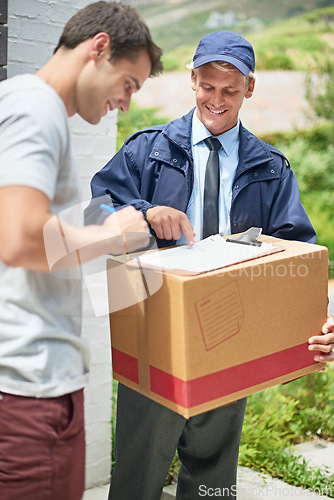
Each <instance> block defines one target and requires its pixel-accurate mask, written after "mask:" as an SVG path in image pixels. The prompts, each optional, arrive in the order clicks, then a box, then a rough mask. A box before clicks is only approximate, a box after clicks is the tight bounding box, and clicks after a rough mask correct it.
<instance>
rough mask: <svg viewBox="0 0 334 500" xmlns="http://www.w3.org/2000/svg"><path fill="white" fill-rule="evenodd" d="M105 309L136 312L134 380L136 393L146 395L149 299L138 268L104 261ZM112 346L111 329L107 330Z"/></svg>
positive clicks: (115, 261)
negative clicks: (105, 277) (105, 278)
mask: <svg viewBox="0 0 334 500" xmlns="http://www.w3.org/2000/svg"><path fill="white" fill-rule="evenodd" d="M107 272H108V298H109V310H110V311H111V313H112V312H117V311H121V310H123V309H124V310H125V308H126V307H127V306H134V307H135V310H136V314H135V317H136V320H135V328H134V329H135V332H134V333H135V335H136V340H135V344H136V348H137V349H136V350H137V358H138V380H139V387H140V390H141V391H143V392H144V393H145V394H147V395H149V394H150V369H149V341H148V328H147V298H148V297H149V296H150V292H149V287H148V283H147V281H149V278H148V277H147V276H145V274H144V272H143V270H142V268H141V266H139V267H129V266H127V265H125V261H124V257H123V256H121V257H118V258H117V257H114V258H112V259H108V261H107ZM110 335H111V345H112V346H113V329H112V328H111V329H110Z"/></svg>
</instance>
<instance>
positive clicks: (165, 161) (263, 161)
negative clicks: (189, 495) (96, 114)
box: [86, 110, 316, 246]
mask: <svg viewBox="0 0 334 500" xmlns="http://www.w3.org/2000/svg"><path fill="white" fill-rule="evenodd" d="M193 112H194V110H192V111H190V113H188V114H187V115H185V116H183V117H182V118H178V119H176V120H173V121H171V122H170V123H168V124H167V125H160V126H156V127H152V128H149V129H146V130H141V131H139V132H136V133H135V134H133V135H132V136H130V137H129V138H128V139H127V140H126V141H125V143H124V145H123V147H122V148H121V149H120V151H119V152H118V153H117V154H116V155H115V156H114V157H113V158H112V159H111V160H110V161H109V162H108V163H107V164H106V165H105V167H104V168H103V169H102V170H100V171H99V172H98V173H97V174H95V176H94V177H93V179H92V182H91V189H92V196H93V198H96V197H101V196H102V197H103V196H106V198H105V199H104V200H102V201H103V202H108V201H109V202H110V198H111V200H112V202H113V204H114V206H115V207H117V206H123V205H133V206H134V207H135V208H136V209H138V210H141V211H142V212H143V213H144V214H145V213H146V210H147V209H148V208H151V207H152V206H155V205H168V206H170V207H173V208H176V209H178V210H182V211H183V212H185V211H186V209H187V206H188V202H189V199H190V195H191V191H192V186H193V158H192V151H191V143H190V137H191V123H192V115H193ZM100 202H101V200H100V198H99V200H96V202H95V206H94V200H93V201H92V203H91V205H90V207H89V208H88V209H87V212H86V222H88V223H89V222H91V221H94V222H96V221H97V220H98V219H99V222H100V223H101V222H102V221H103V220H104V218H105V217H106V216H107V214H103V215H102V214H101V212H99V208H98V207H99V203H100ZM230 221H231V233H232V234H233V233H239V232H243V231H246V230H247V229H249V228H250V227H252V226H256V227H262V229H263V231H262V232H263V234H267V235H271V236H275V237H277V238H283V239H287V240H300V241H307V242H310V243H315V241H316V236H315V231H314V229H313V227H312V225H311V223H310V221H309V218H308V216H307V215H306V212H305V210H304V208H303V206H302V204H301V201H300V196H299V189H298V185H297V181H296V178H295V176H294V174H293V172H292V171H291V169H290V164H289V162H288V160H287V159H286V157H285V156H284V155H283V154H282V153H281V152H280V151H279V150H278V149H276V148H275V147H273V146H271V145H270V144H267V143H265V142H263V141H261V140H259V139H258V138H257V137H255V136H254V135H253V134H251V133H250V132H249V131H248V130H246V129H245V128H244V127H243V126H242V125H240V145H239V164H238V167H237V171H236V175H235V178H234V184H233V195H232V205H231V213H230ZM158 244H159V246H170V245H173V244H175V241H165V240H160V241H158Z"/></svg>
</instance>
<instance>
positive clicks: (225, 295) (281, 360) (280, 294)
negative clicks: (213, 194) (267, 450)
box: [107, 236, 328, 418]
mask: <svg viewBox="0 0 334 500" xmlns="http://www.w3.org/2000/svg"><path fill="white" fill-rule="evenodd" d="M261 240H263V241H268V242H273V243H275V244H277V245H279V246H280V248H281V249H283V251H281V252H279V253H274V254H271V255H267V256H265V257H260V258H256V259H253V260H250V261H247V262H243V263H242V264H235V265H231V266H228V267H224V268H220V269H216V270H215V271H211V272H206V273H202V274H198V275H191V276H189V275H180V274H174V273H172V272H161V271H158V270H153V269H145V268H141V267H139V268H131V267H130V266H127V265H126V264H124V263H121V262H120V261H119V260H118V261H117V259H108V270H107V273H108V293H109V307H110V330H111V346H112V363H113V373H114V378H115V379H116V380H118V381H120V382H122V383H123V384H125V385H127V386H128V387H131V388H132V389H134V390H136V391H139V392H140V393H142V394H144V395H145V396H147V397H149V398H151V399H153V400H154V401H157V402H158V403H160V404H162V405H165V406H166V407H168V408H170V409H171V410H173V411H175V412H177V413H179V414H181V415H183V416H184V417H186V418H189V417H190V416H193V415H196V414H199V413H202V412H204V411H207V410H211V409H214V408H217V407H219V406H221V405H225V404H227V403H230V402H232V401H235V400H237V399H240V398H242V397H244V396H247V395H250V394H252V393H255V392H257V391H261V390H263V389H265V388H267V387H270V386H273V385H276V384H280V383H285V382H287V381H290V380H293V379H296V378H298V377H301V376H303V375H306V374H307V373H310V372H313V371H316V370H318V369H319V368H321V367H322V365H321V364H319V363H315V362H314V361H313V358H314V354H315V353H314V352H310V351H309V350H308V342H307V340H308V338H309V337H311V336H312V335H317V334H320V332H321V327H322V324H323V323H324V322H325V320H326V315H327V284H328V252H327V248H325V247H322V246H319V245H311V244H308V243H301V242H296V241H286V240H279V239H277V238H271V237H268V236H262V237H261ZM233 244H235V243H233ZM162 251H164V250H162ZM120 297H123V298H124V300H120ZM115 300H116V304H115Z"/></svg>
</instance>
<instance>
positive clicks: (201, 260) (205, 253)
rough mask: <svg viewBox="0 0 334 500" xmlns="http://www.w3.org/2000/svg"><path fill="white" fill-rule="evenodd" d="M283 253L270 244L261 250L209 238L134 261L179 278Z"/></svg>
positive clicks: (149, 254) (216, 237)
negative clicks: (170, 272) (177, 275)
mask: <svg viewBox="0 0 334 500" xmlns="http://www.w3.org/2000/svg"><path fill="white" fill-rule="evenodd" d="M280 250H283V249H282V248H279V247H277V246H275V245H273V244H272V243H268V242H262V244H261V246H258V247H257V246H251V245H241V244H238V243H234V242H233V243H231V242H227V241H226V239H224V238H223V237H221V236H220V235H219V234H216V235H213V236H209V237H208V238H205V239H204V240H201V241H198V242H196V243H194V245H193V246H191V247H190V246H188V245H184V246H180V247H174V248H170V249H167V250H163V251H161V252H159V251H158V252H152V253H147V254H143V255H141V256H140V257H137V259H136V260H137V262H138V261H139V262H138V264H140V265H141V266H142V267H150V268H158V269H162V270H166V271H168V270H169V271H173V272H179V273H181V274H200V273H203V272H208V271H213V270H215V269H219V268H221V267H227V266H231V265H233V264H238V263H240V262H244V261H247V260H252V259H255V258H257V257H261V256H264V255H268V254H271V253H274V252H276V251H280Z"/></svg>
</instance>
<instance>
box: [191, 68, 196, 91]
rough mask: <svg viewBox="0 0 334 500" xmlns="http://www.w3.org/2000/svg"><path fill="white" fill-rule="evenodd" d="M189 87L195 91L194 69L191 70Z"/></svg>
mask: <svg viewBox="0 0 334 500" xmlns="http://www.w3.org/2000/svg"><path fill="white" fill-rule="evenodd" d="M191 88H192V89H193V90H194V91H195V92H196V80H195V73H194V71H192V72H191Z"/></svg>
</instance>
